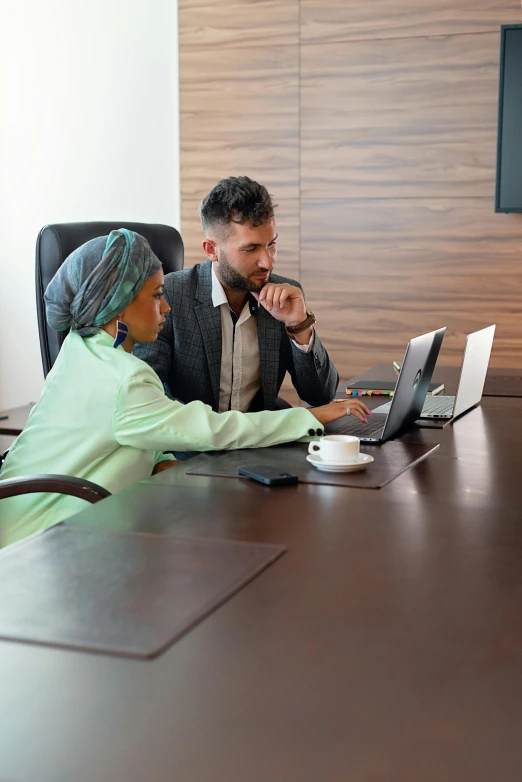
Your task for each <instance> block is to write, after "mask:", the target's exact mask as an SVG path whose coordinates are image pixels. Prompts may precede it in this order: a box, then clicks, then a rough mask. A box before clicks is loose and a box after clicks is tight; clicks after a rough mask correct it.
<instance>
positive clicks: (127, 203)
mask: <svg viewBox="0 0 522 782" xmlns="http://www.w3.org/2000/svg"><path fill="white" fill-rule="evenodd" d="M3 8H4V10H3V11H2V46H1V47H0V409H2V408H6V407H14V406H18V405H22V404H26V403H27V402H29V401H34V400H36V399H37V398H38V396H39V393H40V390H41V386H42V383H43V374H42V365H41V359H40V348H39V342H38V328H37V322H36V305H35V294H34V248H35V242H36V237H37V235H38V231H39V230H40V228H41V227H42V226H43V225H45V224H46V223H53V222H69V221H74V220H113V219H116V220H137V221H143V222H163V223H167V224H169V225H174V226H175V227H179V103H178V101H179V90H178V34H177V0H103V2H102V1H101V0H47V2H44V3H42V2H41V1H40V0H20V2H19V3H14V2H12V3H9V4H7V3H6V4H4V6H3Z"/></svg>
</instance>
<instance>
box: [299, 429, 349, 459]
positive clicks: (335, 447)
mask: <svg viewBox="0 0 522 782" xmlns="http://www.w3.org/2000/svg"><path fill="white" fill-rule="evenodd" d="M308 452H309V453H313V454H316V455H317V456H320V457H321V459H323V461H325V462H332V463H338V464H347V463H348V462H356V461H357V460H358V458H359V438H358V437H353V436H352V435H351V434H327V435H326V436H325V437H321V439H320V440H314V441H313V442H311V443H310V445H309V446H308Z"/></svg>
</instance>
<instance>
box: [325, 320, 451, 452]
mask: <svg viewBox="0 0 522 782" xmlns="http://www.w3.org/2000/svg"><path fill="white" fill-rule="evenodd" d="M445 331H446V329H445V328H442V329H437V331H430V332H429V334H423V335H422V336H420V337H415V338H414V339H411V340H410V341H409V343H408V347H407V348H406V353H405V354H404V361H403V362H402V367H401V371H400V374H399V378H398V380H397V385H396V387H395V393H394V396H393V399H392V401H391V404H390V406H389V409H388V410H387V412H386V413H384V414H379V413H375V412H374V413H372V415H369V416H368V423H367V424H365V423H363V422H362V421H359V419H358V418H356V417H355V416H353V415H351V416H348V417H344V418H339V419H338V420H337V421H333V422H332V423H331V424H327V426H325V430H326V432H327V434H352V435H355V437H359V438H360V440H361V442H364V443H377V444H381V443H384V442H385V441H386V440H389V439H391V438H392V437H395V435H397V434H400V433H401V432H402V431H404V430H405V429H407V428H408V426H410V425H411V424H412V423H413V422H414V421H415V420H416V419H417V418H418V417H419V415H420V411H421V409H422V405H423V403H424V400H425V398H426V393H427V391H428V386H429V384H430V381H431V376H432V374H433V370H434V369H435V364H436V362H437V357H438V355H439V350H440V346H441V344H442V340H443V338H444V332H445Z"/></svg>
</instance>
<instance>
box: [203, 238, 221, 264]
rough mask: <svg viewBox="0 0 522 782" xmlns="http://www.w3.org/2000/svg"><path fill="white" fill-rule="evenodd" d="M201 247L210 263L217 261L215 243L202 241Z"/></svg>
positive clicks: (207, 240) (206, 240)
mask: <svg viewBox="0 0 522 782" xmlns="http://www.w3.org/2000/svg"><path fill="white" fill-rule="evenodd" d="M201 246H202V247H203V252H204V253H205V255H206V256H207V258H210V260H211V261H217V260H218V256H217V247H216V243H215V242H214V241H212V239H206V238H205V239H203V241H202V242H201Z"/></svg>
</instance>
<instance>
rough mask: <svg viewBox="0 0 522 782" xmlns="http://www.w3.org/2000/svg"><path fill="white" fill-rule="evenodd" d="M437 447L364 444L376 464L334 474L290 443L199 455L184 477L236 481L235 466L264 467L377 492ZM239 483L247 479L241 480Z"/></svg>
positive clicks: (309, 480) (310, 480)
mask: <svg viewBox="0 0 522 782" xmlns="http://www.w3.org/2000/svg"><path fill="white" fill-rule="evenodd" d="M438 447H439V446H438V444H435V445H433V444H424V443H406V442H402V441H401V440H390V441H389V442H387V443H384V445H366V444H365V445H363V446H362V447H361V452H362V453H369V454H371V455H372V456H373V458H374V460H375V461H373V462H372V463H371V464H369V465H368V466H367V467H366V468H364V469H363V470H358V471H357V472H338V473H336V472H321V471H320V470H317V469H316V468H315V467H313V466H312V465H311V464H310V463H309V462H307V461H306V458H305V457H306V455H307V453H308V443H306V444H305V443H293V444H292V445H278V446H275V447H272V448H248V449H244V450H240V451H225V452H224V453H221V454H220V455H217V456H216V455H212V456H210V455H208V454H201V455H200V456H196V457H194V459H191V460H190V461H189V462H187V463H186V464H187V466H189V465H190V469H187V471H186V474H187V475H209V476H213V477H219V478H239V477H240V476H238V474H237V470H238V467H241V466H242V465H247V464H263V465H270V466H272V467H277V468H278V469H279V471H280V472H292V473H294V474H295V475H297V477H298V478H299V481H300V482H301V483H320V484H328V485H330V486H350V487H354V488H360V489H380V488H382V487H383V486H386V484H387V483H390V481H393V479H394V478H397V476H398V475H400V474H401V473H403V472H404V471H405V470H407V469H408V468H409V467H412V466H413V465H414V464H416V463H417V462H419V461H421V460H422V459H424V458H425V457H426V456H428V454H429V453H431V451H434V450H435V449H436V448H438ZM241 480H249V479H248V478H244V479H243V478H241Z"/></svg>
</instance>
